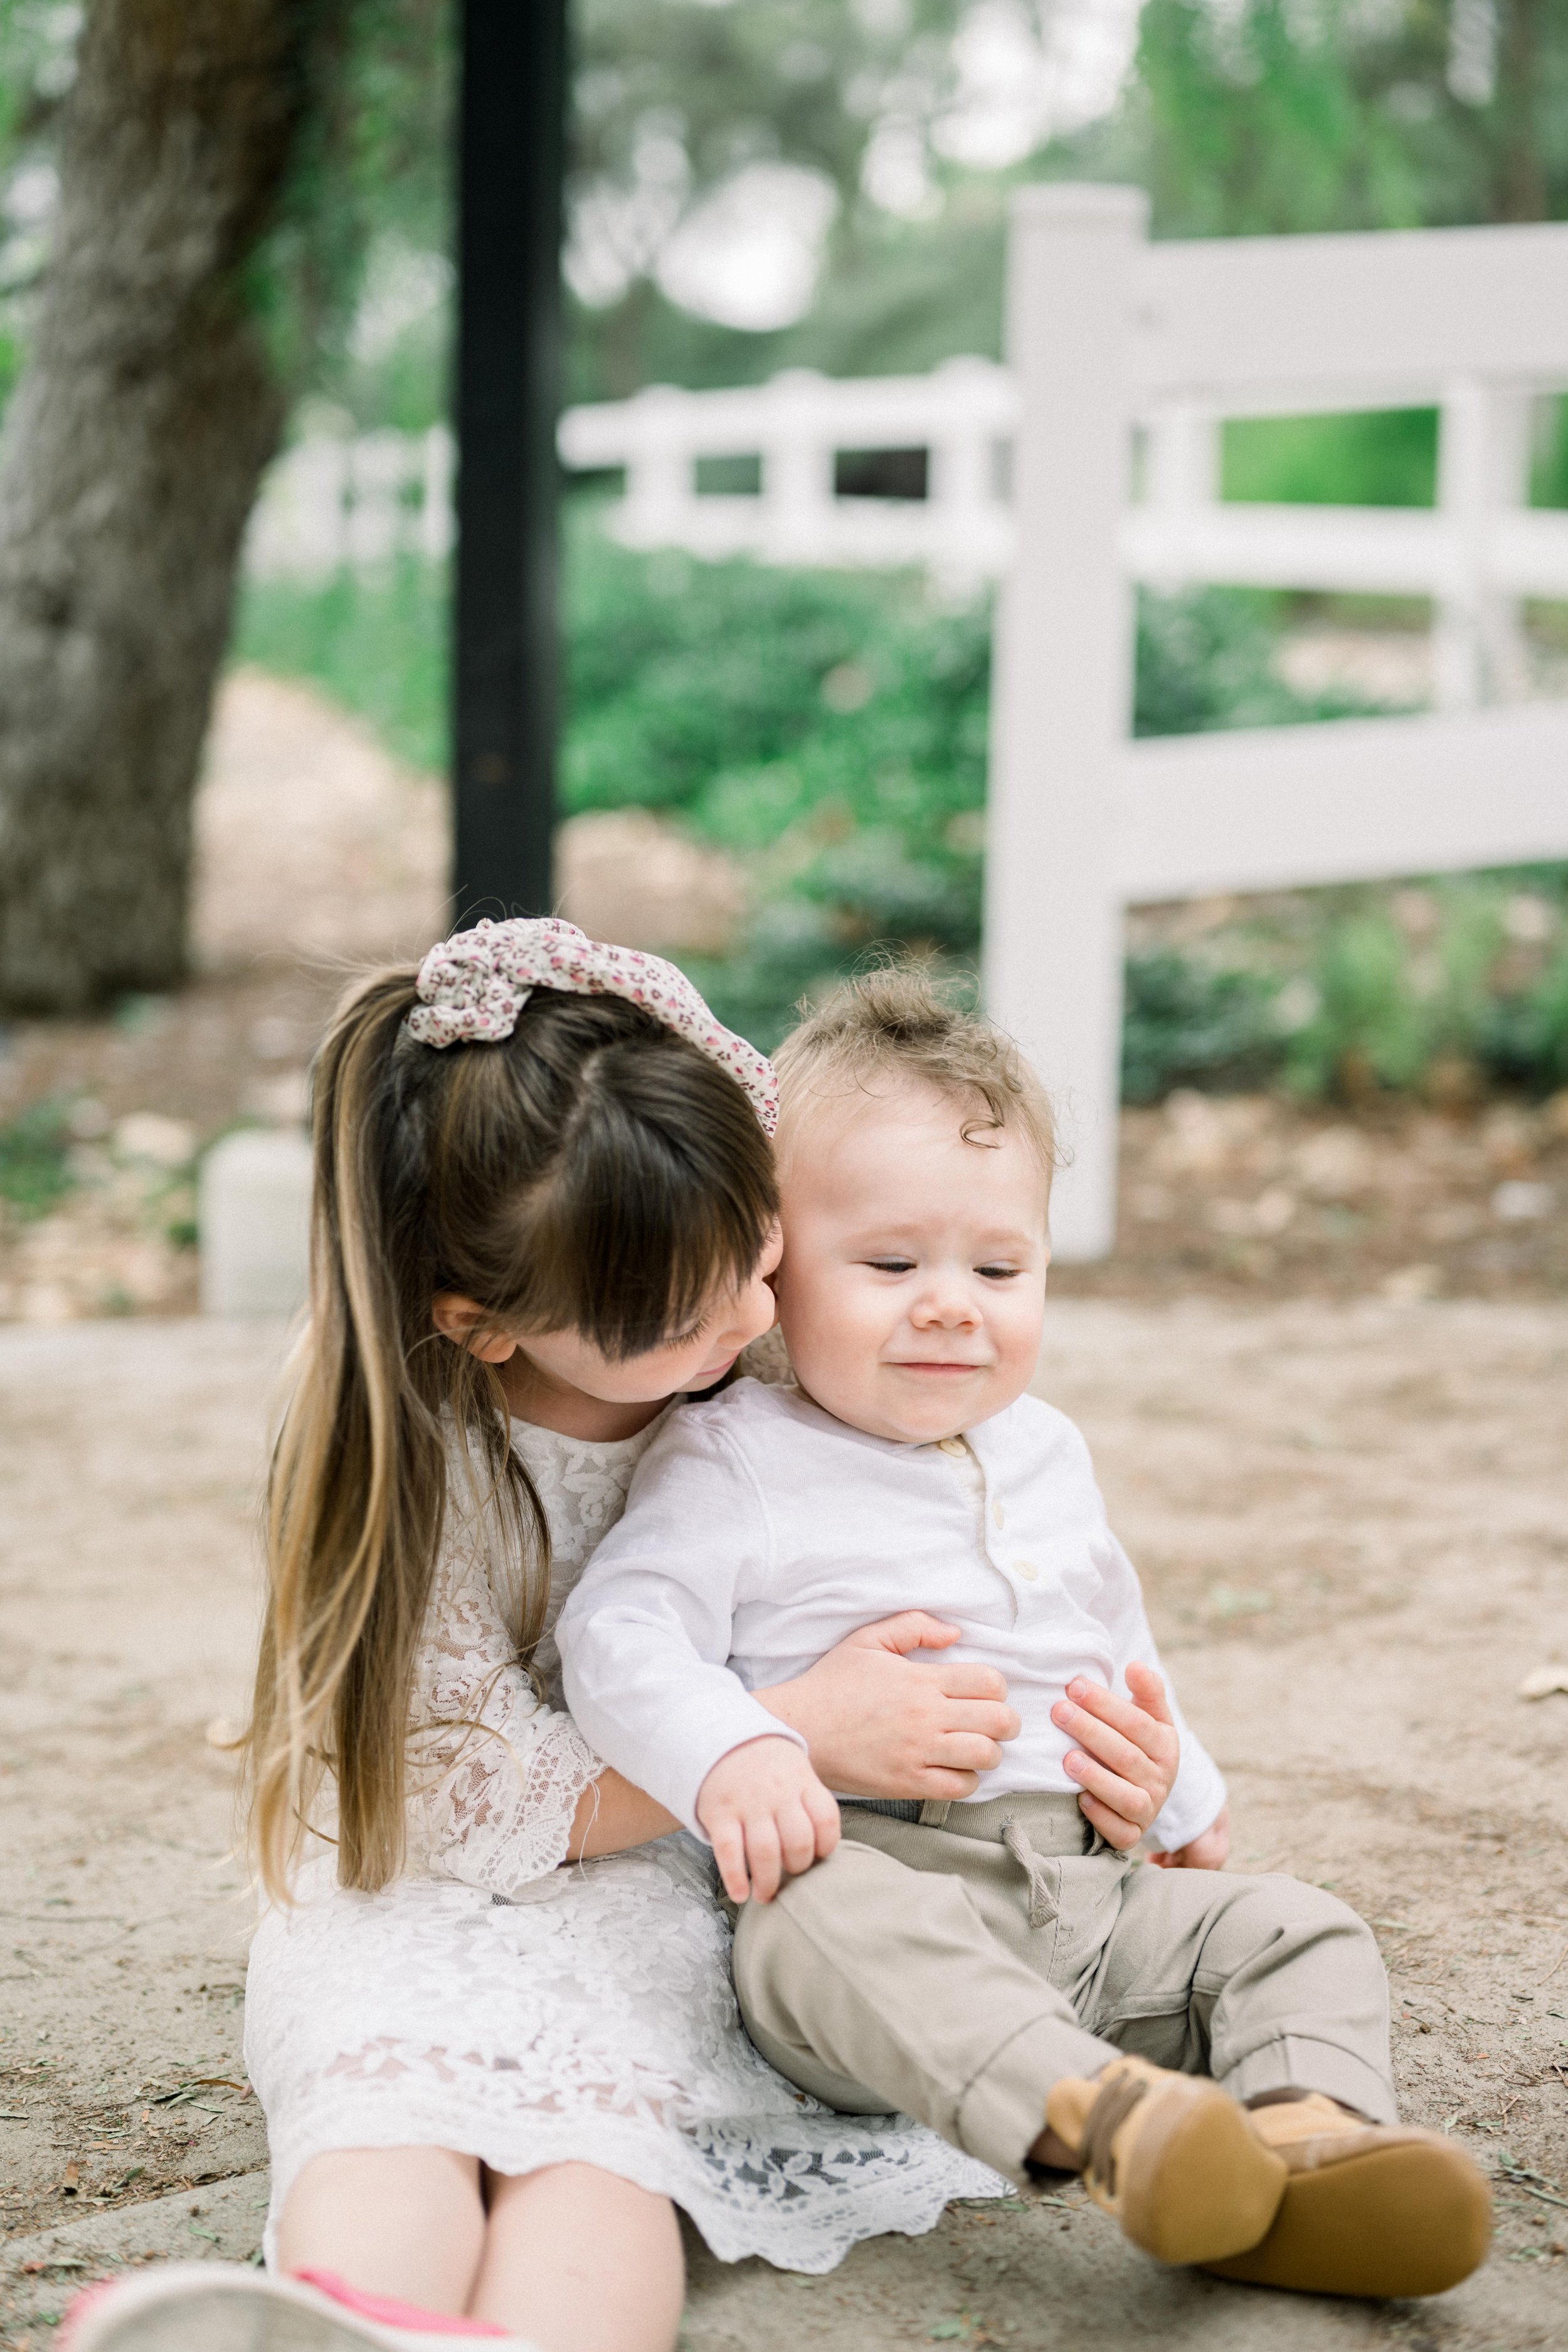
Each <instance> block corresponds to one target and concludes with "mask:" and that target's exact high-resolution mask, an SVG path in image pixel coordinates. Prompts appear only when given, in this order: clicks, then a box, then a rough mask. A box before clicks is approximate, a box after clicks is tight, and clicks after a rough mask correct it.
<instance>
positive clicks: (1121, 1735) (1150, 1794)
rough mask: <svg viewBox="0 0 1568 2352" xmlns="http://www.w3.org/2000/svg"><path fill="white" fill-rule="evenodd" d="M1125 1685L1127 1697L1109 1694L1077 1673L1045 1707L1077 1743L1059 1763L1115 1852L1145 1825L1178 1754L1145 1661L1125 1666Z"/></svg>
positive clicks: (1165, 1791) (1167, 1789)
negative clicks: (1063, 1692)
mask: <svg viewBox="0 0 1568 2352" xmlns="http://www.w3.org/2000/svg"><path fill="white" fill-rule="evenodd" d="M1127 1687H1128V1689H1129V1691H1130V1692H1131V1699H1125V1698H1117V1697H1116V1696H1115V1695H1114V1694H1113V1693H1112V1692H1110V1691H1108V1690H1107V1689H1106V1688H1105V1686H1104V1685H1103V1684H1101V1683H1091V1682H1089V1680H1088V1679H1087V1678H1086V1677H1085V1676H1084V1675H1075V1676H1074V1678H1073V1680H1072V1681H1071V1682H1070V1683H1068V1688H1067V1696H1066V1697H1065V1698H1059V1699H1058V1701H1057V1703H1056V1705H1055V1706H1053V1707H1052V1709H1051V1721H1052V1722H1053V1723H1054V1724H1055V1725H1056V1726H1057V1727H1058V1730H1061V1731H1065V1732H1067V1733H1068V1735H1069V1736H1070V1737H1071V1738H1074V1739H1076V1740H1077V1741H1078V1742H1079V1747H1078V1748H1069V1749H1068V1752H1067V1754H1066V1756H1064V1757H1063V1759H1062V1763H1063V1766H1064V1768H1065V1769H1066V1770H1067V1771H1068V1773H1070V1775H1071V1777H1072V1778H1073V1779H1074V1780H1076V1781H1078V1783H1079V1787H1080V1788H1081V1789H1082V1790H1083V1794H1082V1796H1081V1797H1080V1798H1079V1807H1080V1809H1081V1811H1082V1812H1083V1815H1084V1818H1085V1819H1086V1821H1088V1822H1089V1823H1090V1824H1091V1825H1092V1826H1093V1827H1094V1828H1095V1829H1097V1830H1098V1831H1099V1832H1100V1836H1101V1837H1102V1838H1103V1839H1104V1840H1105V1842H1106V1843H1107V1844H1108V1845H1113V1846H1115V1847H1116V1848H1117V1849H1118V1851H1119V1852H1121V1853H1126V1852H1127V1851H1128V1849H1129V1848H1130V1847H1131V1846H1135V1845H1136V1844H1137V1843H1138V1841H1139V1839H1140V1838H1141V1837H1142V1835H1143V1833H1144V1832H1145V1831H1146V1830H1148V1829H1149V1828H1150V1827H1151V1826H1152V1822H1153V1820H1154V1816H1155V1815H1156V1813H1158V1811H1160V1808H1161V1806H1162V1805H1163V1803H1164V1801H1165V1800H1166V1798H1167V1797H1168V1796H1169V1795H1170V1793H1171V1784H1172V1782H1173V1780H1175V1777H1176V1767H1177V1765H1178V1764H1179V1763H1180V1761H1181V1756H1182V1743H1181V1739H1180V1738H1179V1737H1178V1734H1177V1731H1176V1727H1175V1725H1174V1724H1173V1722H1172V1720H1171V1710H1170V1707H1169V1706H1168V1705H1167V1704H1166V1700H1165V1685H1164V1684H1163V1682H1162V1681H1161V1680H1160V1677H1159V1675H1157V1674H1155V1673H1154V1671H1153V1669H1152V1667H1150V1666H1138V1665H1133V1666H1129V1667H1128V1669H1127ZM1216 1827H1217V1824H1216ZM1212 1834H1213V1832H1205V1835H1212ZM1165 1859H1167V1860H1168V1859H1169V1857H1168V1856H1167V1857H1165ZM1214 1866H1215V1867H1216V1868H1217V1866H1218V1865H1217V1864H1215V1865H1214Z"/></svg>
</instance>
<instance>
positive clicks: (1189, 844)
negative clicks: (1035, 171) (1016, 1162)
mask: <svg viewBox="0 0 1568 2352" xmlns="http://www.w3.org/2000/svg"><path fill="white" fill-rule="evenodd" d="M1146 218H1147V206H1146V201H1145V199H1144V197H1143V196H1142V194H1140V193H1139V192H1138V191H1136V190H1133V189H1127V188H1105V187H1082V188H1079V187H1062V186H1058V187H1048V188H1047V187H1039V188H1033V189H1029V190H1026V191H1025V192H1024V193H1023V194H1021V195H1020V196H1019V197H1018V199H1017V202H1016V209H1015V213H1014V218H1013V229H1012V242H1011V251H1010V258H1009V292H1008V347H1009V355H1010V359H1011V363H1012V368H1013V373H1014V378H1015V382H1016V386H1017V395H1018V418H1017V425H1016V439H1015V457H1014V524H1015V530H1016V541H1015V547H1014V555H1013V561H1012V564H1011V566H1010V569H1009V571H1008V572H1007V575H1006V578H1005V583H1004V586H1003V591H1002V596H1001V601H1000V606H999V611H998V621H997V635H996V660H995V667H994V688H993V709H992V729H991V787H990V811H989V829H988V855H987V858H986V908H985V973H986V993H987V1000H988V1002H989V1003H990V1005H991V1008H992V1010H993V1011H994V1013H995V1014H996V1015H997V1017H998V1018H999V1019H1000V1020H1002V1021H1003V1022H1004V1023H1005V1024H1006V1025H1007V1026H1008V1027H1009V1028H1010V1029H1012V1030H1013V1031H1014V1032H1015V1034H1017V1035H1018V1036H1020V1037H1021V1038H1022V1039H1023V1040H1024V1041H1025V1043H1026V1045H1027V1046H1028V1048H1029V1050H1030V1051H1031V1053H1032V1054H1033V1055H1034V1057H1035V1059H1036V1060H1037V1063H1038V1065H1039V1066H1040V1068H1041V1069H1042V1070H1043V1071H1044V1073H1045V1074H1046V1076H1047V1080H1048V1081H1049V1083H1050V1085H1051V1087H1052V1089H1053V1092H1054V1093H1055V1094H1056V1096H1057V1097H1058V1101H1059V1102H1060V1103H1061V1104H1062V1105H1063V1107H1064V1109H1065V1112H1066V1124H1067V1128H1068V1139H1069V1141H1070V1144H1071V1147H1072V1150H1073V1164H1072V1166H1071V1167H1070V1168H1069V1170H1068V1171H1067V1173H1066V1175H1065V1176H1064V1178H1063V1179H1062V1181H1061V1187H1060V1191H1059V1193H1058V1201H1057V1204H1056V1208H1055V1211H1054V1213H1053V1225H1054V1229H1055V1234H1056V1243H1057V1247H1058V1252H1059V1254H1060V1255H1063V1256H1064V1257H1095V1256H1099V1255H1102V1254H1103V1253H1104V1252H1105V1251H1106V1250H1108V1249H1109V1248H1110V1245H1111V1243H1112V1240H1113V1238H1114V1234H1115V1213H1116V1119H1117V1099H1118V1092H1119V1087H1118V1071H1119V1063H1120V1055H1121V971H1122V928H1123V927H1122V910H1123V908H1125V907H1126V906H1128V905H1129V904H1133V903H1136V902H1138V901H1141V900H1142V901H1151V900H1159V899H1167V898H1180V897H1184V896H1185V895H1188V894H1190V893H1194V892H1199V891H1232V890H1234V891H1247V890H1261V889H1272V888H1282V887H1301V886H1309V885H1312V884H1316V883H1323V882H1331V881H1340V880H1351V879H1374V878H1376V877H1383V876H1393V875H1399V874H1426V873H1433V872H1437V871H1442V870H1445V869H1447V870H1455V869H1458V868H1463V867H1467V866H1498V865H1506V864H1511V863H1514V862H1516V861H1523V860H1527V859H1530V858H1537V857H1560V856H1565V855H1568V704H1554V703H1519V704H1513V705H1510V706H1500V705H1499V706H1493V707H1490V708H1487V707H1472V708H1468V709H1466V708H1453V709H1448V710H1447V711H1442V712H1439V713H1436V714H1433V715H1430V716H1421V717H1416V718H1407V719H1365V720H1340V721H1333V722H1330V723H1327V724H1324V725H1321V726H1309V727H1294V728H1267V729H1257V730H1237V731H1236V732H1232V733H1225V734H1215V735H1202V736H1180V737H1172V738H1168V739H1164V740H1144V741H1141V742H1139V741H1132V740H1130V739H1129V731H1128V730H1129V721H1130V712H1131V672H1132V612H1131V593H1130V587H1129V582H1130V578H1131V576H1132V575H1133V574H1134V573H1137V574H1138V575H1140V576H1142V577H1144V578H1151V579H1161V578H1169V579H1172V580H1181V579H1191V578H1205V579H1220V580H1251V581H1256V582H1260V583H1269V584H1275V585H1281V586H1285V585H1291V584H1300V585H1310V586H1315V587H1351V586H1354V587H1363V588H1364V587H1405V588H1416V587H1418V588H1421V589H1423V590H1425V591H1426V592H1427V593H1432V594H1434V595H1435V596H1436V598H1437V599H1438V600H1439V610H1440V614H1441V616H1442V626H1441V632H1440V637H1439V646H1440V650H1441V651H1443V653H1444V656H1445V666H1446V670H1447V678H1446V692H1445V699H1446V700H1447V702H1448V703H1449V704H1450V705H1464V704H1467V703H1468V704H1471V705H1480V704H1481V703H1482V702H1483V699H1484V698H1485V696H1486V695H1487V693H1488V691H1489V688H1491V686H1492V685H1493V684H1495V683H1496V680H1497V674H1498V671H1499V670H1500V668H1501V667H1502V666H1503V664H1504V663H1505V662H1506V660H1507V657H1508V642H1507V641H1508V635H1509V631H1510V621H1511V614H1512V609H1513V604H1514V600H1515V599H1517V598H1518V597H1519V596H1520V595H1521V594H1524V593H1531V594H1541V595H1553V594H1555V595H1559V596H1560V595H1562V594H1563V593H1565V590H1568V518H1564V517H1563V516H1560V515H1555V514H1533V513H1529V512H1527V511H1525V509H1524V508H1523V497H1524V491H1525V479H1524V449H1525V441H1524V432H1523V419H1524V417H1525V415H1526V413H1527V404H1528V403H1529V401H1530V400H1531V398H1532V397H1534V396H1535V395H1537V394H1543V393H1547V392H1552V391H1556V390H1558V389H1560V388H1562V387H1563V386H1564V385H1568V227H1556V226H1545V227H1528V228H1506V229H1442V230H1424V231H1411V232H1408V233H1404V232H1402V233H1398V234H1371V235H1362V236H1310V237H1308V236H1301V237H1246V238H1237V239H1235V240H1225V241H1222V240H1219V239H1211V240H1205V241H1204V242H1201V243H1193V244H1161V245H1151V244H1149V243H1148V242H1147V237H1146ZM1434 400H1436V401H1439V402H1440V403H1441V405H1442V412H1443V446H1442V452H1441V462H1440V475H1441V491H1442V497H1441V502H1440V504H1439V506H1438V508H1437V509H1436V510H1435V511H1433V512H1430V513H1419V514H1409V513H1403V514H1388V513H1372V512H1368V511H1365V510H1357V511H1355V512H1354V513H1353V514H1347V513H1344V512H1342V511H1339V512H1336V511H1334V510H1325V509H1321V508H1319V509H1304V508H1288V509H1287V508H1261V509H1260V508H1258V507H1250V508H1241V507H1236V508H1225V507H1218V506H1216V505H1215V503H1214V502H1213V497H1212V488H1213V476H1212V470H1211V453H1212V448H1213V440H1212V434H1211V431H1210V426H1209V420H1211V419H1212V418H1214V417H1215V416H1230V415H1267V414H1271V413H1274V414H1278V413H1298V412H1307V411H1312V410H1319V411H1323V412H1332V411H1345V410H1353V409H1366V408H1378V407H1404V406H1406V405H1413V404H1418V403H1423V402H1430V401H1434ZM1141 421H1142V423H1144V425H1146V427H1147V429H1148V430H1149V433H1150V446H1151V448H1152V453H1153V458H1154V462H1153V465H1152V469H1151V470H1152V476H1153V484H1152V487H1153V489H1154V496H1153V498H1152V500H1151V502H1150V503H1149V504H1148V505H1146V506H1143V507H1138V506H1135V505H1134V504H1133V499H1132V485H1133V463H1132V458H1133V439H1134V428H1135V426H1136V425H1138V424H1139V423H1140V422H1141Z"/></svg>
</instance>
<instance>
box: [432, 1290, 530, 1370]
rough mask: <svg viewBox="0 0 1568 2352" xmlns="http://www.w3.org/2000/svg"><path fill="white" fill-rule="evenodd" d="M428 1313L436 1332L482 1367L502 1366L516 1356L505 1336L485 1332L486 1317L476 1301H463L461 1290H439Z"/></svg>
mask: <svg viewBox="0 0 1568 2352" xmlns="http://www.w3.org/2000/svg"><path fill="white" fill-rule="evenodd" d="M430 1313H431V1317H432V1319H433V1320H434V1322H435V1325H436V1328H437V1331H439V1332H440V1333H441V1334H442V1336H443V1338H445V1339H450V1340H451V1342H452V1344H453V1346H454V1347H458V1348H466V1349H468V1353H469V1355H470V1356H477V1357H478V1358H479V1361H480V1363H481V1364H504V1363H505V1362H506V1361H507V1360H508V1358H509V1357H511V1356H515V1355H516V1353H517V1341H516V1340H515V1339H508V1338H507V1337H506V1335H505V1333H504V1332H501V1331H495V1330H491V1331H488V1332H487V1331H486V1329H485V1328H484V1327H485V1326H486V1325H487V1324H488V1323H489V1316H488V1315H487V1314H486V1313H485V1310H484V1308H483V1307H481V1306H480V1305H479V1301H478V1299H476V1298H466V1297H464V1296H463V1293H462V1292H461V1291H460V1290H438V1291H437V1293H436V1296H435V1297H434V1299H433V1300H432V1301H431V1306H430Z"/></svg>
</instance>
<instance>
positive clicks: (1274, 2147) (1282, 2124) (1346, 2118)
mask: <svg viewBox="0 0 1568 2352" xmlns="http://www.w3.org/2000/svg"><path fill="white" fill-rule="evenodd" d="M1247 2123H1248V2125H1249V2126H1250V2128H1251V2130H1252V2132H1253V2134H1254V2135H1255V2137H1256V2138H1257V2139H1258V2144H1259V2146H1260V2147H1265V2148H1267V2149H1268V2151H1269V2153H1270V2154H1271V2155H1274V2156H1277V2157H1279V2159H1280V2160H1281V2162H1282V2163H1283V2164H1284V2166H1285V2168H1286V2175H1287V2177H1286V2182H1285V2194H1284V2196H1283V2198H1282V2199H1281V2200H1280V2205H1279V2213H1278V2215H1277V2216H1276V2218H1275V2221H1274V2224H1273V2227H1272V2228H1271V2229H1270V2230H1269V2231H1268V2235H1267V2237H1265V2238H1263V2239H1261V2240H1259V2241H1258V2242H1257V2243H1255V2244H1254V2245H1253V2246H1252V2247H1251V2249H1250V2250H1243V2251H1241V2252H1237V2253H1236V2254H1234V2255H1231V2256H1228V2257H1224V2258H1221V2259H1219V2260H1217V2261H1216V2260H1215V2259H1213V2258H1211V2257H1205V2268H1207V2269H1210V2270H1214V2271H1217V2272H1218V2273H1219V2275H1220V2276H1221V2277H1222V2278H1233V2279H1247V2280H1248V2281H1249V2282H1250V2283H1251V2284H1253V2285H1254V2286H1284V2287H1295V2288H1297V2289H1300V2290H1303V2291H1305V2292H1307V2293H1309V2294H1367V2295H1374V2294H1375V2295H1383V2294H1442V2293H1443V2291H1444V2289H1445V2288H1446V2287H1450V2286H1458V2283H1459V2281H1460V2280H1461V2279H1463V2278H1468V2276H1469V2274H1470V2273H1471V2272H1472V2271H1473V2270H1475V2269H1476V2268H1477V2267H1478V2265H1479V2263H1482V2262H1484V2261H1485V2259H1486V2252H1487V2246H1488V2244H1489V2241H1490V2238H1491V2192H1490V2190H1489V2189H1488V2187H1487V2184H1486V2180H1485V2179H1484V2177H1483V2175H1482V2174H1481V2173H1480V2172H1479V2170H1478V2168H1477V2167H1476V2166H1475V2165H1474V2164H1472V2163H1471V2161H1470V2159H1469V2158H1468V2156H1467V2155H1466V2154H1465V2152H1464V2150H1463V2148H1459V2147H1455V2145H1454V2143H1453V2141H1452V2140H1449V2139H1445V2138H1444V2137H1443V2135H1442V2133H1441V2132H1435V2131H1423V2130H1421V2129H1420V2128H1419V2127H1418V2126H1415V2125H1414V2124H1369V2123H1367V2122H1365V2121H1364V2120H1363V2117H1361V2116H1354V2115H1351V2114H1348V2113H1347V2112H1346V2110H1345V2109H1344V2108H1343V2107H1342V2106H1340V2105H1338V2104H1337V2103H1336V2102H1335V2101H1334V2100H1332V2099H1330V2098H1325V2097H1324V2096H1323V2095H1322V2093H1321V2092H1318V2091H1314V2092H1310V2093H1308V2094H1306V2095H1303V2096H1301V2097H1300V2098H1293V2099H1286V2100H1279V2101H1278V2102H1270V2103H1269V2104H1268V2105H1265V2106H1258V2107H1253V2108H1250V2109H1248V2110H1247Z"/></svg>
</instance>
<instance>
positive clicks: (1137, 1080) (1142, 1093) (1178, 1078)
mask: <svg viewBox="0 0 1568 2352" xmlns="http://www.w3.org/2000/svg"><path fill="white" fill-rule="evenodd" d="M1126 989H1127V994H1126V1000H1125V1003H1124V1007H1123V1012H1122V1026H1121V1095H1122V1099H1123V1101H1125V1102H1131V1103H1149V1102H1158V1101H1159V1100H1160V1098H1161V1097H1162V1096H1163V1095H1167V1094H1169V1093H1170V1091H1171V1089H1172V1087H1204V1088H1206V1089H1208V1090H1210V1091H1212V1092H1215V1093H1225V1092H1226V1091H1236V1090H1239V1089H1242V1088H1246V1087H1261V1086H1267V1085H1268V1083H1269V1082H1270V1080H1271V1079H1272V1078H1273V1077H1274V1076H1275V1075H1276V1074H1277V1072H1278V1070H1279V1065H1280V1061H1281V1058H1282V1054H1283V1050H1284V1040H1283V1038H1282V1036H1281V1034H1280V1029H1279V1017H1278V1013H1277V1010H1276V1006H1277V999H1278V995H1279V983H1278V982H1275V981H1271V980H1269V979H1268V978H1267V977H1265V976H1264V975H1262V974H1260V973H1258V972H1255V971H1247V970H1245V969H1226V967H1224V966H1220V967H1218V968H1216V967H1215V966H1214V965H1212V964H1210V963H1208V962H1206V961H1200V960H1199V959H1198V958H1197V957H1196V956H1193V955H1184V954H1182V953H1181V952H1179V950H1176V949H1174V948H1163V949H1159V950H1156V951H1155V952H1153V953H1152V954H1149V955H1130V956H1129V957H1128V959H1127V972H1126Z"/></svg>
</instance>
